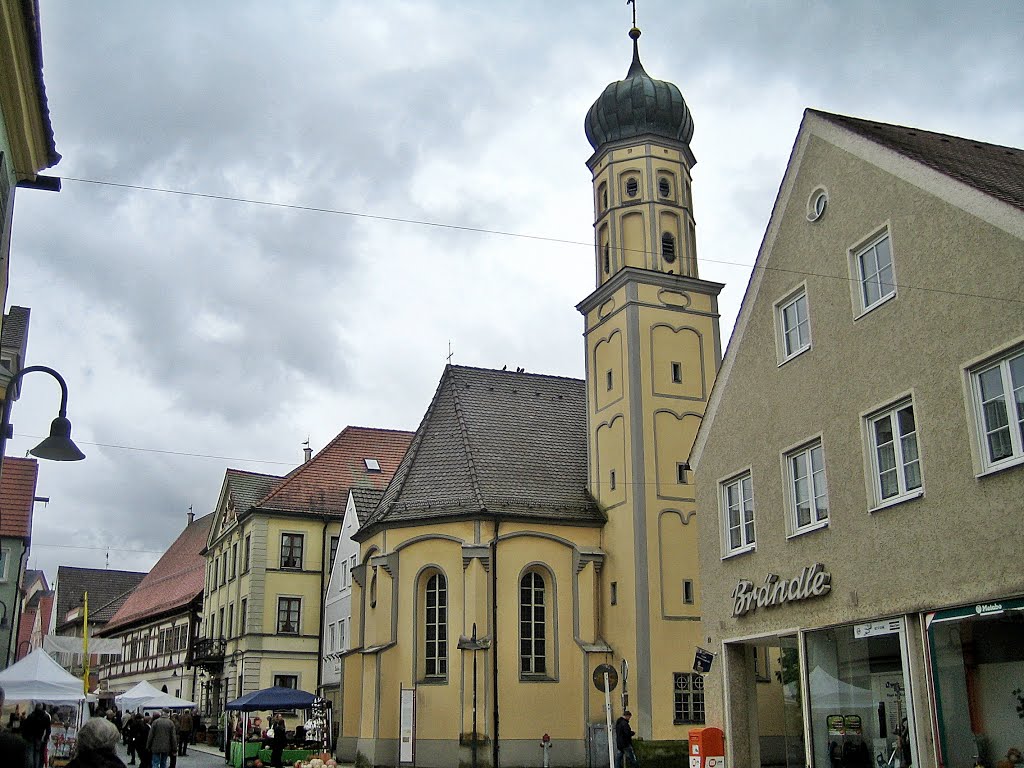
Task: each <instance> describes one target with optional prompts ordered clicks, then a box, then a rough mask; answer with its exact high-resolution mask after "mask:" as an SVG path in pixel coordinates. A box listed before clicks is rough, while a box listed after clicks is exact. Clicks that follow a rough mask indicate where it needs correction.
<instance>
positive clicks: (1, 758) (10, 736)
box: [0, 686, 26, 768]
mask: <svg viewBox="0 0 1024 768" xmlns="http://www.w3.org/2000/svg"><path fill="white" fill-rule="evenodd" d="M3 708H4V689H3V687H2V686H0V709H3ZM17 733H19V731H13V730H11V729H9V728H4V729H0V765H14V766H17V767H18V768H21V766H23V765H25V764H26V763H25V759H26V754H25V741H24V739H22V738H21V737H20V736H17V735H15V734H17Z"/></svg>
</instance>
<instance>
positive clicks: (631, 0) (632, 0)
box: [626, 0, 636, 27]
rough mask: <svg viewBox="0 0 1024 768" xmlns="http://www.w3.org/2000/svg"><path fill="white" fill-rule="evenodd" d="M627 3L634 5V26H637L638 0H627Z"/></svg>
mask: <svg viewBox="0 0 1024 768" xmlns="http://www.w3.org/2000/svg"><path fill="white" fill-rule="evenodd" d="M626 5H632V6H633V26H634V27H636V0H626Z"/></svg>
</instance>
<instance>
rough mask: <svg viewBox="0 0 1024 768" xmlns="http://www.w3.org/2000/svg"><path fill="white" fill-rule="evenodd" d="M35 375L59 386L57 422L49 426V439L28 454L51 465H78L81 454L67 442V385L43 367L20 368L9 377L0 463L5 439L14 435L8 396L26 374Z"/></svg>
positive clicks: (1, 427)
mask: <svg viewBox="0 0 1024 768" xmlns="http://www.w3.org/2000/svg"><path fill="white" fill-rule="evenodd" d="M36 371H42V372H43V373H48V374H50V375H51V376H53V378H55V379H56V380H57V383H58V384H60V411H58V413H57V418H56V419H54V420H53V422H52V423H51V424H50V436H49V437H48V438H46V439H45V440H43V442H41V443H40V444H39V445H37V446H36V447H35V448H33V449H32V450H30V451H29V453H31V454H32V455H33V456H37V457H39V458H40V459H49V460H51V461H81V460H82V459H84V458H85V454H84V453H82V451H81V450H79V448H78V446H77V445H75V444H74V443H73V442H72V440H71V422H70V421H69V420H68V413H67V412H68V385H67V384H66V383H65V382H64V379H63V378H62V377H61V375H60V374H59V373H57V372H56V371H55V370H53V368H49V367H47V366H45V365H30V366H29V367H28V368H22V369H21V370H20V371H18V372H17V373H16V374H14V376H12V377H11V380H10V381H9V382H8V384H7V396H6V398H5V399H4V410H3V418H2V420H0V460H2V459H3V457H4V455H5V449H6V448H7V439H8V438H9V437H11V436H13V434H14V431H13V428H12V427H11V403H12V397H11V394H10V393H11V391H12V389H13V388H14V386H15V385H16V384H17V383H18V382H19V381H20V380H21V378H22V377H23V376H24V375H25V374H26V373H35V372H36Z"/></svg>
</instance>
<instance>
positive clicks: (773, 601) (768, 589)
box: [732, 563, 832, 616]
mask: <svg viewBox="0 0 1024 768" xmlns="http://www.w3.org/2000/svg"><path fill="white" fill-rule="evenodd" d="M831 591H832V574H830V573H829V572H828V571H826V570H825V566H824V565H822V564H821V563H815V564H814V565H812V566H810V567H809V568H802V569H801V570H800V575H799V576H797V577H795V578H792V579H789V580H786V579H783V580H781V581H780V580H779V577H778V576H776V575H775V574H774V573H769V574H768V575H767V576H765V578H764V584H762V585H761V586H756V587H755V586H754V582H752V581H746V580H744V581H741V582H740V583H739V584H737V585H736V589H734V590H733V591H732V615H733V616H742V615H743V614H745V613H750V611H754V610H757V609H758V608H774V607H775V606H778V605H782V604H783V603H794V602H796V601H798V600H807V599H809V598H812V597H821V596H822V595H827V594H828V593H829V592H831Z"/></svg>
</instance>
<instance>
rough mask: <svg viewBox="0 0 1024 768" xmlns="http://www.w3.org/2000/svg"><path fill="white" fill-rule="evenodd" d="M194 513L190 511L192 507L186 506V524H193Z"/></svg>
mask: <svg viewBox="0 0 1024 768" xmlns="http://www.w3.org/2000/svg"><path fill="white" fill-rule="evenodd" d="M195 519H196V513H195V512H193V511H192V505H191V504H189V505H188V524H189V525H192V523H194V522H195Z"/></svg>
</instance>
